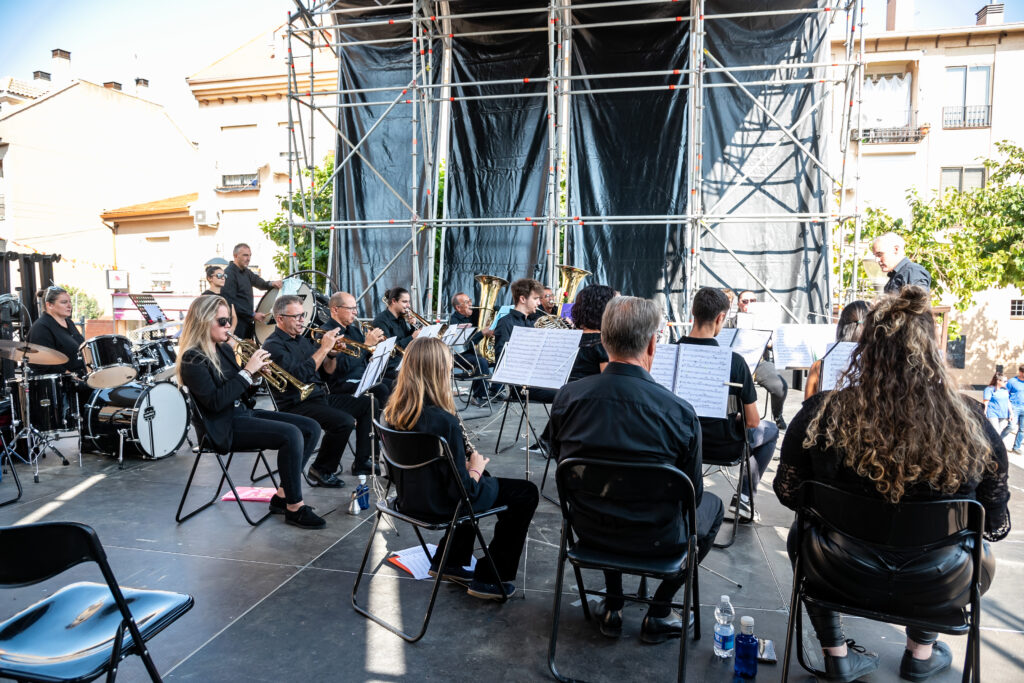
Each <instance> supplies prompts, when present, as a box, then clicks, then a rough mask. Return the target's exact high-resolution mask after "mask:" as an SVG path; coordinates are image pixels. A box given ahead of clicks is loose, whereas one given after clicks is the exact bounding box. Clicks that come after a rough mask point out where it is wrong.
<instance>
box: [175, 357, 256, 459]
mask: <svg viewBox="0 0 1024 683" xmlns="http://www.w3.org/2000/svg"><path fill="white" fill-rule="evenodd" d="M217 360H218V361H219V362H220V372H217V369H216V368H215V367H214V365H213V361H211V360H210V358H209V357H208V356H206V355H205V354H204V353H202V352H201V351H200V350H199V349H195V348H192V349H189V350H188V351H186V352H185V353H184V355H182V357H181V380H182V384H184V385H185V386H186V387H187V388H188V393H189V395H190V396H191V397H192V400H193V401H194V402H195V404H196V407H197V408H199V411H200V413H201V415H202V418H203V420H202V422H203V424H202V425H196V426H197V427H198V428H199V430H200V431H205V432H206V437H207V439H209V440H210V441H211V442H212V443H213V446H214V447H215V448H216V449H217V450H219V451H222V452H226V451H228V450H229V449H230V447H231V420H232V418H233V417H234V415H235V413H236V412H238V411H245V410H246V409H247V408H252V406H253V402H252V397H251V396H250V390H251V388H252V380H251V378H250V377H249V375H248V373H245V372H241V369H240V368H239V367H238V363H237V362H236V361H235V353H234V351H233V350H232V349H231V347H230V346H228V345H227V344H217ZM203 426H205V430H204V429H203ZM200 438H202V434H200Z"/></svg>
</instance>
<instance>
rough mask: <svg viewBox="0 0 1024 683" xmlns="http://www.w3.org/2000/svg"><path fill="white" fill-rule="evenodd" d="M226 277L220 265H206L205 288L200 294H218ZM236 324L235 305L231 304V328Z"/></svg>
mask: <svg viewBox="0 0 1024 683" xmlns="http://www.w3.org/2000/svg"><path fill="white" fill-rule="evenodd" d="M226 277H227V276H225V275H224V269H223V268H222V267H221V266H206V290H205V291H204V292H203V293H202V294H201V295H200V296H209V295H211V294H212V295H214V296H220V295H221V294H220V293H221V290H222V289H224V280H225V278H226ZM229 305H230V304H229ZM236 325H238V315H237V314H236V313H235V307H234V306H231V329H232V330H233V329H235V326H236Z"/></svg>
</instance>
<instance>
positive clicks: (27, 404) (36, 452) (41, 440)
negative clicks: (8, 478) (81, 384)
mask: <svg viewBox="0 0 1024 683" xmlns="http://www.w3.org/2000/svg"><path fill="white" fill-rule="evenodd" d="M19 365H20V366H21V376H22V377H23V378H26V380H25V381H23V382H21V388H20V391H21V392H22V396H21V401H20V403H21V408H22V410H23V411H24V413H25V414H24V418H25V420H24V422H22V421H21V420H19V419H18V417H19V416H18V414H17V413H16V412H15V411H14V401H11V425H12V426H14V425H18V424H21V429H19V430H18V431H17V432H16V433H15V434H14V438H12V439H11V443H10V445H8V446H6V447H5V448H4V453H6V454H7V457H8V459H11V456H12V455H13V456H14V457H16V458H18V460H21V461H22V462H24V463H25V464H30V465H32V481H33V482H35V483H36V484H38V483H39V458H40V457H43V456H44V455H45V454H46V451H47V450H51V451H53V452H54V453H56V454H57V457H58V458H60V461H61V464H62V465H64V466H65V467H67V466H68V465H70V464H71V463H69V462H68V459H67V458H65V457H64V454H63V453H61V452H60V450H58V449H57V447H56V446H54V445H53V442H54V441H56V439H55V438H54V437H53V435H52V434H50V433H45V434H44V433H43V432H40V431H39V430H38V429H36V428H35V427H33V426H32V403H31V401H30V393H31V389H30V386H29V382H28V380H27V377H28V361H27V359H26V358H25V357H24V356H22V358H21V361H20V363H19ZM75 410H76V411H77V410H78V395H77V394H76V395H75ZM18 439H25V451H26V454H27V455H28V460H25V459H24V458H22V457H21V456H20V455H19V454H18V452H17V450H15V446H16V445H17V443H18ZM78 464H79V465H81V464H82V454H81V452H79V454H78ZM13 465H14V461H13V460H11V466H12V468H13Z"/></svg>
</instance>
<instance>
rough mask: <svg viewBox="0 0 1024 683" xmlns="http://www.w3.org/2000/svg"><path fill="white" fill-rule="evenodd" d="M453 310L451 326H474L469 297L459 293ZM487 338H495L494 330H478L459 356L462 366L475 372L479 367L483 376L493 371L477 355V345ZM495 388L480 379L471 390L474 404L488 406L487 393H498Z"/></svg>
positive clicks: (471, 304)
mask: <svg viewBox="0 0 1024 683" xmlns="http://www.w3.org/2000/svg"><path fill="white" fill-rule="evenodd" d="M452 308H453V309H454V311H453V313H452V314H451V316H450V317H449V318H448V324H449V325H472V324H473V317H472V316H473V300H472V299H470V298H469V296H468V295H466V294H464V293H462V292H459V293H458V294H456V295H455V296H453V297H452ZM485 337H491V338H493V337H494V330H491V329H483V330H477V331H476V332H474V333H473V336H472V337H470V338H469V341H468V342H466V345H465V350H463V351H461V352H459V354H458V356H459V358H460V359H461V360H462V361H463V363H461V364H460V365H462V366H464V367H466V368H472V370H473V371H476V370H477V367H478V366H479V372H480V374H482V375H487V374H489V373H490V371H491V366H490V364H488V362H487V359H486V358H484V357H483V356H481V355H480V354H479V353H477V349H476V345H477V344H479V343H480V341H481V340H483V339H484V338H485ZM494 389H495V388H493V387H491V386H490V385H489V383H488V382H487V380H483V379H478V380H475V381H474V382H473V385H472V387H471V390H472V392H473V402H474V404H476V405H478V406H482V405H486V402H487V392H488V391H490V393H491V396H494V394H495V393H496V392H495V390H494Z"/></svg>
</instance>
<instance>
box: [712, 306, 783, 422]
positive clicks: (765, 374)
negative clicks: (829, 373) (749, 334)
mask: <svg viewBox="0 0 1024 683" xmlns="http://www.w3.org/2000/svg"><path fill="white" fill-rule="evenodd" d="M756 303H757V295H756V294H754V293H753V292H751V291H750V290H747V291H745V292H742V293H740V299H739V304H738V307H737V312H738V313H749V311H748V310H747V308H748V307H749V306H750V304H756ZM725 326H726V327H736V318H735V317H732V318H730V319H729V322H728V323H726V325H725ZM754 384H756V385H757V386H759V387H761V388H762V389H764V390H765V391H767V392H768V395H769V396H770V397H771V403H772V419H773V420H775V426H777V427H778V428H779V429H785V428H786V418H785V417H783V416H782V409H783V407H784V406H785V405H786V394H788V393H789V384H787V383H786V380H785V378H784V377H783V376H782V375H781V374H780V373H779V371H778V370H776V369H775V361H774V360H773V355H772V345H771V342H769V343H768V346H767V347H766V348H765V350H764V355H763V356H762V358H761V362H760V363H758V364H757V367H756V368H754Z"/></svg>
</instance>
